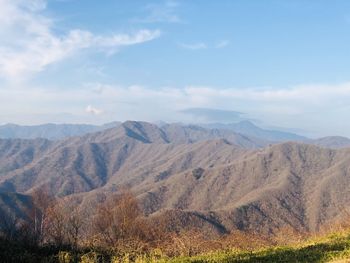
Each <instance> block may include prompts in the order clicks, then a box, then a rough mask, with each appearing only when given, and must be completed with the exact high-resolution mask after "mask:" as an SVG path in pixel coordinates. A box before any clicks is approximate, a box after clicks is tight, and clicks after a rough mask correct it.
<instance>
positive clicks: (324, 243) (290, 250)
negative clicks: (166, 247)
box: [167, 234, 350, 263]
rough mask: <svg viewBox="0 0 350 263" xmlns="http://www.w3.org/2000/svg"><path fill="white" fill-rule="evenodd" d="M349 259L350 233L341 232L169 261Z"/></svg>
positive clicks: (173, 262)
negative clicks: (254, 248) (257, 247)
mask: <svg viewBox="0 0 350 263" xmlns="http://www.w3.org/2000/svg"><path fill="white" fill-rule="evenodd" d="M339 259H350V235H348V234H338V235H332V236H329V237H327V238H323V239H316V240H310V241H307V242H305V243H303V244H299V245H293V246H278V247H272V248H268V249H262V250H257V251H226V252H215V253H212V254H207V255H201V256H195V257H179V258H174V259H170V260H167V262H172V263H178V262H193V263H194V262H196V263H202V262H203V263H204V262H223V263H226V262H259V263H260V262H308V263H310V262H331V261H334V260H339Z"/></svg>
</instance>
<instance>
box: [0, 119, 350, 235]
mask: <svg viewBox="0 0 350 263" xmlns="http://www.w3.org/2000/svg"><path fill="white" fill-rule="evenodd" d="M58 127H59V126H58ZM65 127H72V126H65ZM84 127H86V126H84ZM230 127H231V129H208V128H203V127H199V126H195V125H180V124H163V125H161V127H159V126H157V125H155V124H152V123H147V122H136V121H127V122H124V123H121V124H118V125H116V127H113V128H109V129H103V130H101V131H98V132H91V131H90V130H89V129H90V128H91V127H89V129H87V130H83V129H80V130H79V131H83V133H84V134H83V135H81V136H75V137H67V138H64V139H61V140H54V141H53V140H48V139H45V138H37V139H20V138H16V139H0V193H1V195H0V197H1V198H0V201H1V204H2V205H0V208H1V209H3V211H5V210H6V209H7V210H8V209H9V208H12V209H13V211H16V212H17V213H20V211H21V207H23V206H24V205H25V200H26V195H28V194H30V193H31V192H32V191H33V190H35V189H36V188H45V189H49V191H50V192H51V193H52V194H54V195H57V196H61V197H63V196H66V197H67V198H68V197H69V198H71V199H72V200H75V202H77V204H79V205H81V206H84V205H86V204H87V203H89V202H90V201H91V200H96V198H97V196H98V195H99V194H101V193H105V194H107V195H108V193H111V192H114V191H117V190H118V189H120V188H123V187H128V188H130V189H131V190H132V191H133V192H134V193H135V194H136V195H137V197H138V199H139V200H140V202H141V204H142V207H143V210H144V212H145V213H146V214H150V215H152V214H154V213H162V212H164V211H177V212H176V213H180V214H181V216H186V215H187V214H192V215H195V216H196V217H198V219H199V220H201V221H203V222H205V223H206V224H209V225H212V226H213V227H214V228H216V229H218V230H220V231H228V230H230V229H232V228H239V229H243V230H254V231H256V230H258V231H261V232H263V233H267V234H268V233H271V232H273V231H276V230H277V229H279V228H282V227H285V226H291V227H293V228H295V229H298V230H317V229H318V227H319V226H320V225H322V224H323V223H325V222H328V221H329V220H332V219H334V218H335V217H337V216H339V217H340V216H341V213H342V211H343V208H346V207H348V203H349V201H350V192H349V190H348V189H347V188H348V187H347V186H348V185H349V183H350V175H349V173H350V157H349V156H350V149H348V148H344V149H335V148H343V147H345V146H347V145H349V144H348V143H349V140H348V139H346V138H341V137H331V138H323V139H320V140H309V139H307V138H304V137H301V136H299V137H298V136H297V135H295V136H296V138H297V139H300V141H301V142H300V141H299V142H291V141H289V142H282V143H281V142H280V141H281V140H282V138H285V140H287V138H288V136H291V135H288V134H285V133H276V132H272V133H270V134H269V133H268V131H265V130H262V129H260V128H258V127H256V126H254V125H252V124H247V123H246V122H245V123H240V124H237V125H231V126H230ZM237 127H238V128H237ZM76 128H77V127H74V128H73V130H74V131H77V130H78V129H76ZM233 128H236V129H239V130H240V131H241V132H242V134H241V133H237V132H235V131H233ZM247 128H252V129H253V130H251V131H249V130H248V132H250V134H253V132H255V133H254V135H259V134H261V135H262V138H261V137H259V136H248V135H245V134H243V131H245V129H247ZM98 129H102V128H101V127H99V128H98ZM33 130H35V131H38V130H39V129H38V127H35V128H34V129H33ZM46 131H47V130H46ZM257 131H259V132H257ZM28 134H31V135H32V136H33V134H34V132H29V133H28ZM41 134H43V133H41ZM66 134H72V133H66ZM281 134H282V135H283V136H285V137H283V136H282V135H281ZM56 135H57V133H56ZM46 136H47V137H49V136H52V135H50V133H46ZM61 136H62V135H61ZM273 136H275V137H273ZM267 137H268V138H270V139H272V138H274V140H267ZM277 138H279V140H277ZM312 144H316V145H312ZM319 145H321V146H322V148H321V147H320V146H319ZM331 148H334V149H331ZM4 207H6V209H5V210H4Z"/></svg>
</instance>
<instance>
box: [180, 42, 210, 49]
mask: <svg viewBox="0 0 350 263" xmlns="http://www.w3.org/2000/svg"><path fill="white" fill-rule="evenodd" d="M179 46H180V47H182V48H185V49H190V50H200V49H206V48H207V47H208V46H207V45H206V44H205V43H203V42H199V43H192V44H184V43H181V44H179Z"/></svg>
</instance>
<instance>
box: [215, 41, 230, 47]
mask: <svg viewBox="0 0 350 263" xmlns="http://www.w3.org/2000/svg"><path fill="white" fill-rule="evenodd" d="M228 45H230V41H228V40H222V41H220V42H218V43H217V44H216V45H215V48H224V47H227V46H228Z"/></svg>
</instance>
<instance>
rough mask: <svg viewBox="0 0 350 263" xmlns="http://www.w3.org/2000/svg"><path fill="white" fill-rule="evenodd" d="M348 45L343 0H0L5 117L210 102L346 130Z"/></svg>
mask: <svg viewBox="0 0 350 263" xmlns="http://www.w3.org/2000/svg"><path fill="white" fill-rule="evenodd" d="M349 44H350V1H345V0H343V1H341V0H333V1H329V0H328V1H322V0H308V1H305V0H264V1H261V0H219V1H200V0H182V1H181V0H162V1H161V0H158V1H141V0H138V1H137V0H135V1H126V0H123V1H119V0H104V1H96V0H84V1H82V0H80V1H79V0H47V1H45V0H0V123H6V122H15V123H21V124H37V123H43V122H57V123H60V122H73V123H77V122H79V123H81V122H87V123H104V122H108V121H113V120H127V119H139V120H147V121H156V120H165V121H196V122H204V121H206V120H205V119H198V118H196V119H193V116H188V115H186V114H184V113H183V110H184V109H187V108H213V109H220V110H227V111H239V112H243V113H245V115H244V116H247V118H249V119H257V120H260V121H261V122H260V123H261V124H262V125H265V126H279V127H293V128H298V129H301V130H303V131H305V133H306V134H309V135H312V136H323V135H345V136H350V124H348V123H347V121H346V120H347V117H348V115H349V113H350V106H349V105H350V76H349V69H350V52H349V46H350V45H349ZM228 121H229V120H228Z"/></svg>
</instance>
